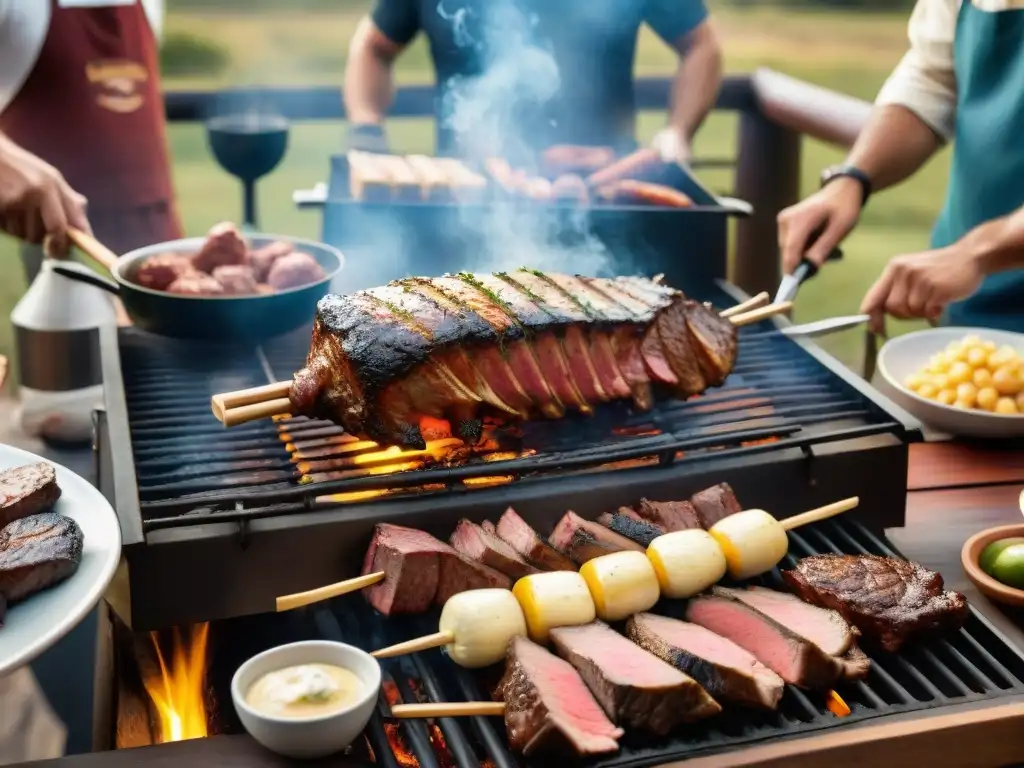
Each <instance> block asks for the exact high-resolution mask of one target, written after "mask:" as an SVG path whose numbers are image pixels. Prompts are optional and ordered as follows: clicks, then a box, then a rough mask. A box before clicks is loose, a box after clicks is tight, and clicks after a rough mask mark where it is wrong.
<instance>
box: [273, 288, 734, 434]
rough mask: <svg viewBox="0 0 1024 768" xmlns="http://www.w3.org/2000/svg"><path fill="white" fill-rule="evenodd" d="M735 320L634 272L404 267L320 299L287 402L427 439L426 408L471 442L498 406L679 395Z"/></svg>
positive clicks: (523, 414) (319, 414) (712, 377)
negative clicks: (665, 392) (435, 271)
mask: <svg viewBox="0 0 1024 768" xmlns="http://www.w3.org/2000/svg"><path fill="white" fill-rule="evenodd" d="M735 358H736V331H735V329H734V327H733V325H732V323H730V322H729V321H728V320H723V319H722V318H720V317H719V316H718V315H717V314H716V313H715V312H714V311H713V310H712V309H711V308H710V306H708V305H705V304H701V303H698V302H696V301H692V300H690V299H688V298H686V296H684V295H683V294H682V293H681V292H679V291H677V290H675V289H672V288H668V287H666V286H663V285H660V284H658V283H656V282H654V281H651V280H646V279H644V278H639V277H620V278H616V279H602V278H589V277H578V276H571V275H563V274H555V273H542V272H539V271H537V270H529V269H520V270H517V271H514V272H510V273H504V272H499V273H496V274H493V275H492V274H470V273H460V274H458V275H446V276H444V277H438V278H407V279H405V280H398V281H395V282H392V283H389V284H388V285H386V286H383V287H380V288H372V289H369V290H365V291H358V292H356V293H353V294H349V295H347V296H337V295H330V296H326V297H324V298H323V299H321V300H320V303H319V304H318V305H317V312H316V320H315V323H314V326H313V340H312V344H311V347H310V352H309V356H308V358H307V360H306V367H305V368H303V369H302V370H301V371H299V372H298V373H297V374H296V375H295V380H294V384H293V386H292V389H291V394H290V399H291V404H292V413H293V414H295V415H304V416H310V417H314V418H326V419H329V420H331V421H334V422H336V423H339V424H341V425H342V426H343V427H344V428H345V429H346V430H347V431H348V432H350V433H352V434H355V435H360V436H366V437H369V438H371V439H373V440H376V441H378V442H381V443H387V444H398V445H401V446H405V447H408V448H421V449H422V448H424V447H425V446H426V443H425V441H424V438H423V434H422V432H421V431H420V420H421V419H422V418H423V417H431V418H436V419H445V420H447V421H449V422H450V423H451V424H452V429H453V431H454V432H455V433H456V434H457V435H458V436H459V437H461V438H462V439H464V440H466V441H467V442H474V441H475V440H476V439H478V438H479V435H480V432H481V419H482V418H483V417H484V416H491V417H499V418H501V419H504V420H516V419H529V418H534V417H536V416H538V415H540V416H544V417H547V418H560V417H562V416H563V415H565V413H566V411H567V410H575V411H578V412H581V413H590V412H592V411H593V408H594V406H595V405H597V404H599V403H602V402H607V401H610V400H615V399H626V398H631V399H632V401H633V403H634V404H635V405H636V407H638V408H640V409H644V410H645V409H648V408H650V407H651V405H652V402H653V394H652V389H653V385H658V386H659V387H664V388H667V389H669V390H670V391H671V392H673V393H674V394H676V395H678V396H682V397H687V396H689V395H694V394H697V393H700V392H703V391H704V390H705V389H707V388H708V387H710V386H718V385H720V384H721V383H722V382H724V381H725V378H726V376H728V375H729V373H730V371H731V370H732V367H733V364H734V362H735Z"/></svg>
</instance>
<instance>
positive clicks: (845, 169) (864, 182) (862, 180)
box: [821, 165, 872, 208]
mask: <svg viewBox="0 0 1024 768" xmlns="http://www.w3.org/2000/svg"><path fill="white" fill-rule="evenodd" d="M836 179H853V180H854V181H856V182H857V183H858V184H860V191H861V201H860V204H861V207H862V208H863V207H864V206H865V205H866V204H867V202H868V198H869V197H871V191H872V189H871V179H870V178H869V177H868V175H867V174H866V173H864V171H862V170H861V169H860V168H858V167H856V166H854V165H836V166H832V167H831V168H826V169H825V172H824V173H822V175H821V186H822V187H826V186H828V185H829V184H831V183H832V182H833V181H835V180H836Z"/></svg>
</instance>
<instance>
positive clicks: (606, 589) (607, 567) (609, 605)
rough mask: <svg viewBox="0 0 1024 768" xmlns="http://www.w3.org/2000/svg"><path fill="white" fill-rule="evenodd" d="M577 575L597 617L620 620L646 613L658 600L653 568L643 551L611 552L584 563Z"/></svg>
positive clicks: (658, 593)
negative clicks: (584, 583)
mask: <svg viewBox="0 0 1024 768" xmlns="http://www.w3.org/2000/svg"><path fill="white" fill-rule="evenodd" d="M580 575H581V576H582V577H583V580H584V581H585V582H586V584H587V588H588V589H589V590H590V596H591V597H592V598H593V600H594V607H595V609H596V612H597V616H598V618H600V619H602V620H604V621H622V620H623V619H626V618H628V617H629V616H632V615H633V614H634V613H643V612H644V611H649V610H650V609H651V608H653V607H654V604H655V603H656V602H658V598H659V597H661V589H660V587H659V586H658V577H657V575H656V574H655V571H654V566H653V565H652V564H651V561H650V560H649V559H648V558H647V556H646V555H645V554H644V553H643V552H632V551H628V550H624V551H622V552H612V553H611V554H608V555H601V556H600V557H595V558H594V559H593V560H588V561H587V562H586V563H584V564H583V567H581V568H580Z"/></svg>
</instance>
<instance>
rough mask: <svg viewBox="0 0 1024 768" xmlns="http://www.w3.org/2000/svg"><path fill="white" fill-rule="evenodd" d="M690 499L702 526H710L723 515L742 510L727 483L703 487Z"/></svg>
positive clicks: (726, 515) (733, 513)
mask: <svg viewBox="0 0 1024 768" xmlns="http://www.w3.org/2000/svg"><path fill="white" fill-rule="evenodd" d="M690 501H691V502H693V506H694V509H696V510H697V516H698V517H699V518H700V524H701V527H703V528H710V527H711V526H713V525H714V524H715V523H717V522H718V521H719V520H721V519H722V518H723V517H728V516H729V515H735V514H736V513H737V512H741V511H742V510H743V507H741V506H740V503H739V501H738V500H737V499H736V494H735V493H733V492H732V487H731V486H730V485H729V484H728V483H719V484H718V485H713V486H711V487H710V488H705V489H704V490H703V491H700V492H699V493H695V494H693V496H692V497H690Z"/></svg>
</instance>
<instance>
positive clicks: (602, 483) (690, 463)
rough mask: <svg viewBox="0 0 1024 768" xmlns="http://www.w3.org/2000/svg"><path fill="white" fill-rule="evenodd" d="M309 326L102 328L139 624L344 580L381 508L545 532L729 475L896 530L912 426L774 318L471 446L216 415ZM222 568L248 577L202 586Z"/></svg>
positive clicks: (448, 525)
mask: <svg viewBox="0 0 1024 768" xmlns="http://www.w3.org/2000/svg"><path fill="white" fill-rule="evenodd" d="M704 298H709V299H713V300H714V301H715V303H716V304H717V305H719V306H724V305H728V304H731V303H732V299H731V298H730V297H729V295H728V294H726V293H724V292H715V293H714V294H712V295H710V296H705V297H704ZM308 339H309V334H308V331H306V330H303V331H299V332H297V333H296V334H293V335H290V336H288V337H285V338H281V339H278V340H276V341H274V342H272V343H270V344H269V345H267V346H266V347H265V348H262V349H252V348H239V347H228V346H223V345H219V346H199V345H196V344H192V343H187V344H186V343H183V342H176V341H172V340H169V339H163V338H157V337H154V336H150V335H146V334H144V333H142V332H139V331H135V330H131V329H128V330H125V329H122V330H119V331H117V332H116V335H115V332H113V331H111V332H109V333H107V334H105V335H104V336H103V339H102V356H103V363H104V381H105V384H106V392H107V409H106V412H105V413H104V414H102V415H101V416H102V424H101V425H100V426H101V428H100V429H99V430H98V432H99V437H98V440H99V443H100V451H99V457H100V477H101V487H102V488H104V490H106V491H107V492H108V496H111V497H112V500H113V501H114V503H115V507H116V508H117V510H118V514H119V515H120V516H121V525H122V531H123V534H124V542H125V548H126V553H127V556H128V563H129V575H130V581H131V601H132V605H131V610H130V615H131V616H132V621H133V625H134V626H136V628H159V627H161V626H167V625H168V624H170V623H183V622H193V621H199V620H206V619H211V618H223V617H226V616H237V615H240V614H244V613H262V612H265V611H268V610H271V609H272V607H273V604H274V603H273V601H274V599H275V598H276V597H277V596H278V595H280V594H285V593H289V592H295V591H302V590H304V589H309V588H311V587H314V586H318V585H320V584H323V583H330V582H332V581H336V580H338V579H340V578H344V577H345V576H346V575H348V571H349V570H351V569H352V568H354V567H355V564H357V563H359V562H361V560H362V552H361V551H360V547H361V546H363V543H364V542H365V540H366V539H365V536H366V535H367V534H368V533H369V530H370V528H371V527H372V525H373V524H374V523H376V522H379V521H382V520H388V521H392V522H404V523H405V524H408V525H417V526H419V527H424V528H426V529H428V530H431V531H432V532H435V533H438V534H439V535H443V536H445V537H446V536H447V535H448V533H449V532H450V531H451V529H452V528H453V527H454V525H455V523H456V522H457V520H458V519H459V518H460V517H463V516H469V517H477V518H479V517H480V516H481V515H488V514H490V515H496V514H500V512H501V511H502V510H503V509H504V508H505V507H507V506H508V505H510V504H512V505H515V506H516V507H517V509H518V508H520V507H523V508H524V509H526V512H524V514H526V515H527V516H528V517H529V515H530V514H534V515H536V516H537V518H536V519H537V521H538V525H539V526H540V528H541V529H542V530H546V529H547V528H549V527H550V525H551V522H552V521H553V520H554V519H555V517H557V516H558V515H560V514H561V513H562V512H564V511H565V509H567V508H573V509H576V508H577V507H578V506H581V505H586V504H587V503H588V497H589V496H591V495H592V494H594V493H595V492H597V493H600V494H602V498H604V499H605V501H606V505H607V507H606V508H614V506H617V505H618V504H628V503H633V502H635V501H636V500H637V499H638V498H639V497H640V496H648V497H649V498H685V497H686V496H687V495H689V493H692V492H693V491H696V490H699V489H700V488H702V487H706V486H707V485H711V484H713V483H715V482H721V481H722V480H726V481H728V482H730V483H732V484H733V486H734V488H736V490H737V493H738V494H739V495H740V498H741V499H743V498H744V497H747V498H757V499H758V504H759V505H762V506H765V507H767V508H769V509H772V511H773V512H774V513H775V514H777V515H779V516H787V515H789V514H793V513H796V512H799V511H802V510H803V509H809V508H811V507H813V506H816V505H818V504H822V503H828V502H830V501H834V500H835V499H837V498H842V497H845V496H850V495H860V496H861V497H862V499H863V503H862V505H861V506H862V509H863V510H864V515H866V517H865V518H864V519H865V520H866V521H868V522H869V523H870V524H871V525H872V526H873V527H874V528H876V529H880V527H881V526H885V525H898V524H901V523H902V515H903V505H904V494H905V489H906V462H907V451H906V443H907V441H909V440H913V439H916V438H917V436H918V435H919V433H918V432H917V429H916V427H915V425H914V423H913V421H912V420H911V419H910V418H909V417H906V416H905V415H904V414H902V412H900V411H899V410H898V409H896V408H895V406H891V404H889V403H888V402H887V401H885V400H884V399H882V398H881V397H880V396H878V395H877V394H876V393H873V392H872V390H871V389H870V388H869V387H867V386H866V385H865V384H864V383H863V382H861V381H859V380H858V379H856V378H855V377H853V376H852V375H851V374H849V373H848V372H845V371H844V369H842V368H841V366H839V365H837V364H835V363H834V362H833V361H831V359H830V358H828V357H827V356H826V355H824V354H823V353H821V352H820V351H819V350H817V349H816V348H815V347H814V346H813V345H811V344H808V343H805V342H799V343H798V342H796V341H793V340H791V339H789V338H787V337H785V336H784V335H782V334H780V333H779V332H778V330H777V327H776V326H775V325H774V324H773V323H771V322H765V323H762V324H760V325H758V326H750V327H746V328H744V329H742V331H741V341H740V350H741V351H740V355H739V359H738V362H737V367H736V370H735V373H734V374H733V375H732V376H731V377H730V378H729V380H728V382H727V384H726V386H724V387H722V388H720V389H718V390H714V391H712V392H709V393H707V394H705V395H704V396H701V397H698V398H694V399H691V400H689V401H685V402H683V401H673V400H669V401H665V402H662V403H660V404H659V406H658V407H657V408H656V409H655V410H654V411H653V412H651V413H647V414H631V413H630V412H629V410H628V409H627V408H625V407H609V408H608V409H607V410H603V411H601V412H600V413H599V414H598V415H596V416H595V417H592V418H589V419H588V418H567V419H563V420H560V421H552V422H536V423H530V424H526V425H523V426H522V427H519V428H515V429H504V430H502V429H497V428H495V429H492V430H491V431H490V432H488V433H487V435H486V436H485V439H484V441H482V444H481V445H478V446H475V447H473V448H467V447H466V446H462V445H461V444H457V445H453V444H456V443H457V441H454V440H450V439H449V440H447V441H444V440H441V441H434V442H432V443H431V444H430V445H429V446H428V450H427V451H426V452H420V453H417V452H411V453H401V452H399V451H398V450H397V449H388V450H383V451H382V450H381V449H380V447H379V446H377V445H375V444H373V443H370V442H368V441H358V440H356V439H354V438H353V437H352V436H350V435H346V434H344V433H343V432H342V430H341V429H340V428H339V427H337V426H335V425H333V424H330V423H327V422H319V421H312V420H306V419H288V420H280V421H277V422H272V421H264V422H260V423H254V424H249V425H244V426H241V427H237V428H234V429H231V430H225V429H224V428H223V427H222V426H221V425H220V424H219V423H218V422H217V421H216V419H215V418H214V416H213V415H212V413H211V412H210V407H209V398H210V396H211V395H212V394H214V393H217V392H223V391H227V390H234V389H239V388H246V387H251V386H256V385H259V384H264V383H266V382H267V381H273V380H280V379H287V378H290V377H291V375H292V373H293V372H294V371H295V370H296V369H298V368H299V367H301V364H302V361H303V359H304V356H305V353H306V350H307V346H308ZM852 461H856V462H857V463H856V465H852V464H851V463H850V462H852ZM403 470H404V471H403ZM860 472H864V473H867V474H864V475H860V474H859V473H860ZM859 476H871V477H872V478H873V479H874V481H875V482H873V483H872V484H871V487H870V488H867V489H865V488H863V487H860V484H859V483H858V477H859ZM786 483H788V484H789V485H788V487H787V488H786V491H785V492H784V493H783V492H778V491H777V492H772V494H771V496H770V497H769V498H768V499H764V500H761V499H763V498H764V496H765V490H764V489H765V488H771V487H776V488H779V487H782V486H783V485H784V484H786ZM601 511H604V510H596V511H595V515H596V514H598V513H599V512H601ZM299 552H301V553H303V556H302V557H301V559H296V557H295V554H294V553H299ZM288 553H292V554H291V555H289V554H288ZM182 559H184V560H182ZM182 561H188V562H190V565H191V567H190V569H189V571H188V573H187V574H182V573H181V569H180V567H179V565H178V564H179V563H180V562H182ZM339 568H341V569H343V570H339ZM225 580H228V581H229V582H230V583H238V584H239V585H241V584H244V585H245V589H242V588H241V586H239V588H238V589H237V590H224V591H221V590H210V589H208V588H207V585H208V584H209V583H223V582H225Z"/></svg>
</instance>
